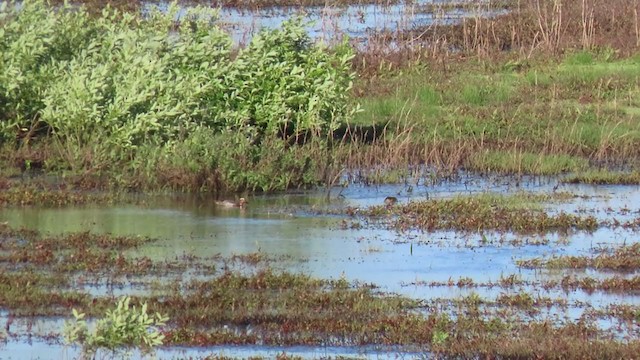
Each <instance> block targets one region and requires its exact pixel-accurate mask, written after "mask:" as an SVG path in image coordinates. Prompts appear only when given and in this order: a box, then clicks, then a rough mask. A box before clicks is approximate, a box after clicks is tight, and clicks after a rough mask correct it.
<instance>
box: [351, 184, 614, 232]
mask: <svg viewBox="0 0 640 360" xmlns="http://www.w3.org/2000/svg"><path fill="white" fill-rule="evenodd" d="M566 196H567V194H563V193H558V194H555V195H544V194H543V195H534V194H526V193H521V194H516V195H513V196H500V195H491V194H485V195H480V196H459V197H455V198H453V199H444V200H442V199H437V200H423V201H413V202H409V203H407V204H400V205H398V206H396V207H395V208H390V209H388V208H386V207H383V206H373V207H370V208H369V209H367V210H366V211H361V212H360V213H359V214H358V216H368V217H370V218H372V219H374V220H375V219H379V220H380V221H381V222H383V223H386V224H388V225H389V226H390V227H393V228H395V229H398V230H401V231H402V230H407V229H416V228H417V229H421V230H425V231H434V230H451V229H453V230H461V231H479V232H482V231H484V230H493V231H500V232H505V231H511V232H515V233H519V234H526V233H545V232H551V231H556V232H568V231H571V230H585V231H594V230H596V229H597V228H598V227H599V226H604V225H603V224H601V223H600V222H599V221H598V220H597V219H596V218H595V217H593V216H578V215H574V214H569V213H566V212H560V213H558V214H548V213H547V212H546V211H544V210H542V209H540V204H541V202H542V201H545V199H546V201H548V200H552V199H554V197H555V199H566ZM389 211H391V212H392V214H394V215H396V216H394V217H384V218H380V215H382V214H387V213H388V212H389ZM347 213H349V209H347ZM354 215H356V214H354Z"/></svg>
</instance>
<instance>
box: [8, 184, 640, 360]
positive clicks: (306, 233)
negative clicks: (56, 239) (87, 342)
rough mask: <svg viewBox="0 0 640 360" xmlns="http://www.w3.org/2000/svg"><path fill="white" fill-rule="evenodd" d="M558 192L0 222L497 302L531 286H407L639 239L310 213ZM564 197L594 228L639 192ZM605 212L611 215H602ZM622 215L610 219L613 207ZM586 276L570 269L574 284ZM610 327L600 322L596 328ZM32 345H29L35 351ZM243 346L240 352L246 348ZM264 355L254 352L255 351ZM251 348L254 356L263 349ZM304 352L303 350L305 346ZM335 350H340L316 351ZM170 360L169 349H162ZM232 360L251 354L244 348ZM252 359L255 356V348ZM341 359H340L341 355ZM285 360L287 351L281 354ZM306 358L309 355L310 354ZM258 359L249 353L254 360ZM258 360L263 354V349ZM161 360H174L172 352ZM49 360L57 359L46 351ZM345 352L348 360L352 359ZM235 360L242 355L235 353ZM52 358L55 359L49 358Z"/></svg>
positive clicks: (191, 202)
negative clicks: (359, 222) (357, 222)
mask: <svg viewBox="0 0 640 360" xmlns="http://www.w3.org/2000/svg"><path fill="white" fill-rule="evenodd" d="M556 185H557V179H553V178H529V179H526V178H525V179H523V180H520V181H519V182H518V184H517V185H514V184H513V183H512V182H510V181H505V180H504V179H503V178H500V177H496V178H480V177H473V176H466V177H463V178H461V179H460V180H459V181H456V182H443V183H438V184H435V185H433V184H431V185H427V184H420V183H418V184H413V185H412V186H410V187H409V186H407V185H384V186H378V187H362V186H350V187H347V188H344V189H334V190H333V191H332V192H331V194H332V200H331V201H329V202H328V201H327V199H326V193H325V192H323V191H318V192H310V193H300V194H286V195H269V196H254V197H251V198H249V207H248V208H247V209H246V210H240V209H236V208H234V209H221V208H219V207H216V206H215V205H214V203H213V201H211V199H206V198H202V197H198V196H194V197H188V196H175V197H164V198H156V199H149V200H147V201H146V205H136V206H134V205H128V206H114V207H97V206H88V207H82V208H77V207H76V208H56V209H44V208H7V209H2V210H0V222H4V221H8V222H9V224H10V225H11V226H13V227H22V226H24V227H27V228H32V229H37V230H40V231H43V232H48V233H62V232H73V231H87V230H90V231H93V232H101V233H111V234H115V235H141V236H150V237H154V238H158V239H160V240H159V241H158V242H154V243H151V244H149V245H145V246H143V247H141V248H140V249H138V250H136V252H137V253H138V254H143V255H147V256H150V257H152V258H153V259H156V260H159V259H174V258H175V257H176V256H180V255H183V254H194V255H198V256H202V257H204V256H213V255H216V254H222V255H225V256H228V255H233V254H246V253H253V252H256V251H261V252H264V253H267V254H271V255H275V256H278V255H287V257H286V258H285V260H282V261H281V262H280V263H278V264H277V266H278V268H283V269H287V270H290V271H294V272H305V273H308V274H310V275H312V276H316V277H320V278H339V277H341V276H344V277H346V278H347V279H349V280H354V281H355V280H357V281H361V282H366V283H373V284H376V285H378V286H380V287H381V290H383V291H388V292H395V293H401V294H404V295H407V296H411V297H415V298H420V299H426V300H429V299H437V298H449V299H451V298H455V297H458V296H461V295H466V294H469V293H471V292H475V293H478V294H479V295H481V296H483V297H487V298H496V297H497V296H499V295H500V294H501V293H503V292H513V293H518V292H519V291H520V290H525V291H531V289H527V288H520V287H515V288H514V289H510V290H504V289H499V288H495V289H486V288H473V289H458V288H449V287H428V286H415V285H407V284H412V283H420V282H427V283H428V282H432V281H437V282H447V281H449V280H453V281H457V280H458V279H459V278H461V277H469V278H472V279H473V281H474V282H475V283H481V282H496V281H498V280H499V279H500V278H501V277H502V276H508V275H510V274H516V275H518V276H520V277H521V278H522V279H523V280H525V281H528V282H534V283H539V282H540V281H543V280H550V279H556V280H557V279H558V278H559V277H561V276H563V275H567V273H566V272H564V273H561V274H557V273H553V272H549V271H540V270H538V271H535V270H524V269H519V268H518V267H517V266H516V265H515V262H514V260H517V259H526V258H532V257H538V256H552V255H567V254H570V255H586V254H589V253H591V251H592V250H593V249H594V248H597V247H599V246H602V244H622V243H627V244H629V243H633V242H637V241H638V234H636V233H633V232H630V231H627V230H622V229H616V230H611V229H608V228H603V229H600V230H598V231H596V232H595V233H593V234H587V233H582V232H578V233H575V234H569V235H563V236H560V235H557V234H548V235H537V236H527V237H524V240H523V237H520V236H517V235H514V234H490V233H489V234H485V236H487V238H484V239H483V238H482V237H481V236H480V235H479V234H473V233H472V234H461V233H457V232H453V231H439V232H433V233H422V232H415V231H413V232H407V233H396V232H395V231H389V230H385V229H375V228H368V227H365V228H363V229H358V230H353V229H342V228H341V226H340V224H341V221H342V217H340V216H336V215H315V214H317V213H318V210H320V209H326V208H331V207H338V208H339V207H345V206H354V207H366V206H370V205H379V204H382V203H383V199H384V198H385V197H386V196H389V195H393V196H396V197H398V199H399V201H400V202H408V201H415V200H420V199H426V198H430V199H434V198H449V197H452V196H457V195H470V194H478V193H484V192H496V193H511V192H514V191H522V190H524V191H533V192H545V193H548V192H551V191H553V188H554V187H555V186H556ZM560 190H561V191H570V192H572V193H576V194H579V195H584V196H586V197H576V198H575V199H573V200H571V201H569V202H567V203H554V204H548V205H545V208H547V209H548V211H550V212H554V211H567V212H576V211H578V212H581V211H583V210H582V209H588V211H590V212H593V213H595V215H596V216H598V217H599V218H602V219H606V218H607V217H611V216H616V217H622V218H634V217H638V210H639V209H638V205H637V204H640V188H639V187H637V186H631V187H623V186H600V187H596V186H574V185H571V186H569V185H564V186H563V187H561V188H560ZM609 208H611V209H612V210H614V211H613V212H610V211H605V209H609ZM624 208H627V209H629V211H628V212H625V211H622V212H619V211H617V209H624ZM585 274H586V275H588V276H595V275H594V274H593V273H589V272H582V273H580V272H576V273H574V274H573V275H575V276H578V277H579V276H583V275H585ZM533 292H534V295H536V294H539V295H540V296H547V297H551V298H564V299H566V300H567V302H568V303H569V304H570V305H571V304H574V303H575V304H582V303H584V302H588V303H589V304H590V305H589V306H591V307H594V308H603V307H606V306H608V305H610V304H614V303H625V304H635V305H638V304H640V297H639V296H622V295H607V294H602V293H600V292H596V293H594V294H587V293H584V292H582V291H572V292H569V293H564V292H563V291H557V290H551V291H542V290H541V291H539V292H536V291H533ZM583 311H584V308H582V307H580V306H578V307H574V308H573V309H572V308H571V306H570V307H569V308H568V309H559V310H558V309H555V310H554V309H550V310H548V312H547V314H541V315H540V316H549V317H560V318H565V319H572V320H573V319H576V318H578V317H579V316H580V315H581V314H582V312H583ZM603 326H604V327H611V326H612V325H611V323H606V322H605V323H603ZM24 346H26V345H25V344H9V345H7V346H6V347H4V348H3V351H9V352H12V353H15V352H13V351H19V349H22V348H23V347H24ZM38 346H40V345H36V344H34V345H32V346H31V347H29V349H31V350H32V351H39V350H38ZM247 349H248V350H247ZM262 350H264V349H262ZM262 350H261V351H262ZM307 350H309V349H307ZM325 350H326V351H337V352H339V351H346V350H345V349H337V350H336V349H331V350H329V349H325ZM171 351H173V350H171ZM239 351H241V352H243V351H248V352H249V353H251V351H253V350H251V348H243V349H242V350H239ZM256 351H257V350H256ZM349 351H352V350H348V351H347V353H348V352H349ZM287 352H289V350H287ZM311 352H312V353H314V354H315V356H322V354H319V355H318V354H317V352H316V351H315V350H313V351H311ZM258 353H259V352H258ZM267 353H268V351H267ZM171 354H172V355H171V356H177V355H176V354H175V353H171ZM56 355H60V353H57V354H56ZM352 355H353V354H352ZM238 356H243V355H238ZM57 358H59V356H57Z"/></svg>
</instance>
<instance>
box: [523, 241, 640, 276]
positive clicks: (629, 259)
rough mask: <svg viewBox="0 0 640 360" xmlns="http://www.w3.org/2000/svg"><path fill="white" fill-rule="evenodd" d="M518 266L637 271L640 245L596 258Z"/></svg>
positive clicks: (525, 262) (533, 261) (563, 258)
mask: <svg viewBox="0 0 640 360" xmlns="http://www.w3.org/2000/svg"><path fill="white" fill-rule="evenodd" d="M516 263H517V264H518V266H521V267H525V268H548V269H586V268H592V269H598V270H615V271H635V270H637V269H639V268H640V243H636V244H632V245H623V246H620V247H617V248H614V249H611V250H608V249H603V250H602V251H600V252H599V253H598V254H597V255H595V256H558V257H553V258H551V259H540V258H535V259H528V260H518V261H517V262H516Z"/></svg>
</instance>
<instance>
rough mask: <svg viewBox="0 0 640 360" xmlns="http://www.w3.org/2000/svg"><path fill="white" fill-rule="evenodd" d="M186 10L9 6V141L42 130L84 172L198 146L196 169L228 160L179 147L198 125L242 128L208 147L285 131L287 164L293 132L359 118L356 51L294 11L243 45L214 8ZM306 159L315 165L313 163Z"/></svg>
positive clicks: (2, 62)
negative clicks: (352, 102)
mask: <svg viewBox="0 0 640 360" xmlns="http://www.w3.org/2000/svg"><path fill="white" fill-rule="evenodd" d="M177 14H178V7H177V6H176V5H175V4H173V5H172V6H170V8H169V10H168V11H166V12H160V11H155V12H152V13H151V14H150V15H149V16H148V17H145V18H142V17H140V16H137V15H133V14H129V13H121V12H119V11H117V10H114V9H109V8H107V9H105V10H104V11H103V13H102V15H100V16H97V17H92V16H91V15H89V14H88V13H87V12H86V11H85V10H84V9H83V8H82V7H80V8H77V7H71V6H63V7H61V8H59V9H56V10H54V9H52V8H50V7H48V6H47V5H46V4H45V3H44V2H43V1H42V0H26V1H23V2H22V6H20V7H16V6H15V3H14V2H9V3H6V2H5V3H3V5H2V8H1V10H0V25H1V28H0V51H1V53H2V55H0V99H2V100H4V101H3V102H2V105H0V107H1V108H0V122H1V124H2V126H1V127H0V134H1V135H0V136H1V137H2V139H4V140H5V141H7V140H8V139H12V138H15V134H16V131H19V129H21V128H34V127H39V128H45V129H47V130H48V132H47V133H48V134H49V136H50V140H51V142H52V143H53V144H54V148H55V149H56V150H57V154H56V156H58V157H59V158H60V159H61V160H62V161H57V162H53V161H52V162H50V163H58V164H60V163H61V164H62V167H64V168H66V169H71V170H73V171H75V172H80V171H85V172H87V170H91V171H95V172H104V171H109V170H117V171H120V172H122V171H127V170H128V171H131V172H136V171H137V170H139V169H143V168H144V169H149V168H153V167H154V166H155V165H157V164H154V163H144V162H145V161H152V160H153V159H155V160H158V159H160V157H159V156H151V157H148V156H147V155H148V154H149V153H156V154H158V153H162V154H163V156H165V157H166V156H173V154H176V153H185V152H189V153H190V154H191V155H193V156H196V157H195V158H190V159H189V163H190V164H191V165H189V166H191V167H193V166H194V164H198V165H197V167H203V166H214V167H215V166H221V165H220V164H219V163H216V161H211V154H209V155H206V156H208V158H207V157H204V158H200V157H198V156H199V155H198V154H201V153H202V151H196V152H195V153H193V152H190V151H189V150H187V151H184V150H180V149H179V148H180V147H181V146H187V147H192V146H193V144H192V142H191V141H190V140H189V139H193V138H194V133H195V132H201V131H205V132H207V133H208V134H211V136H213V137H216V136H217V135H219V134H234V135H233V136H227V137H226V138H228V139H229V142H228V143H224V142H223V143H222V144H219V147H218V148H215V149H210V151H224V150H223V149H224V148H225V147H236V146H238V141H240V142H241V143H243V145H242V146H244V147H259V146H261V144H262V143H263V142H265V141H273V140H274V139H278V138H279V139H280V140H281V141H283V142H282V143H279V144H273V143H271V144H270V146H272V147H271V151H274V150H275V151H283V154H282V164H283V166H285V167H286V166H289V165H284V164H285V163H290V162H291V161H289V160H286V159H287V157H289V156H290V155H287V154H286V153H287V152H288V149H289V148H290V146H289V144H291V143H293V141H287V138H289V137H296V138H299V137H300V136H304V138H305V139H308V138H309V137H314V138H318V139H328V137H330V136H331V132H332V131H333V130H334V129H335V128H336V127H337V126H338V124H339V123H341V122H346V121H349V119H350V118H351V117H352V116H353V113H354V110H353V109H352V108H351V107H350V106H349V99H348V92H349V89H350V87H351V85H352V81H353V78H354V74H353V73H351V72H350V60H351V58H352V57H353V55H352V51H351V49H350V47H349V46H348V45H347V44H346V43H343V44H342V45H340V46H337V47H335V48H333V49H329V48H325V47H323V46H321V45H319V44H315V43H313V42H312V41H311V39H310V38H309V36H308V35H307V33H306V32H305V30H304V27H303V23H302V20H301V19H292V20H290V21H287V22H285V23H284V24H283V25H282V27H281V28H280V29H275V30H266V31H263V32H261V33H260V34H258V35H257V36H255V37H254V39H253V40H252V42H251V43H250V44H249V45H248V46H247V47H246V48H244V49H239V50H235V49H233V48H232V41H231V39H230V37H229V36H228V35H227V34H226V33H224V32H223V31H222V30H221V29H220V28H219V27H217V26H216V16H217V13H216V12H215V11H214V10H211V9H207V8H194V9H192V10H190V11H189V13H188V14H186V15H182V18H181V21H180V23H179V26H177V28H176V26H175V21H174V19H175V18H176V16H177ZM238 137H241V138H242V139H239V138H238ZM251 151H252V152H254V153H255V154H256V156H262V155H266V154H267V152H261V151H259V149H258V148H255V149H252V150H251ZM141 154H144V158H143V157H141ZM245 155H246V154H245ZM269 155H273V154H272V153H269ZM214 157H215V158H217V159H219V158H220V157H219V156H214ZM145 159H147V160H145ZM292 161H293V160H292ZM294 162H297V160H296V161H294ZM251 163H252V164H254V165H256V164H260V163H261V161H260V159H254V161H252V162H251ZM300 164H302V165H301V168H306V169H308V166H307V165H306V164H308V162H307V161H302V162H300ZM132 167H135V169H134V168H132ZM234 170H241V171H245V172H247V173H245V174H242V177H244V178H245V180H243V181H244V182H245V183H246V187H247V188H263V187H267V188H271V187H272V186H271V185H269V186H263V185H264V183H265V182H264V181H262V180H258V181H253V180H251V179H252V178H255V179H259V178H261V177H265V176H266V177H271V174H270V173H261V172H260V171H261V170H260V169H259V168H247V169H243V168H234ZM207 171H209V172H215V171H217V172H221V171H222V172H225V171H228V169H226V168H224V167H223V168H209V169H207ZM281 171H282V169H279V170H277V172H281ZM145 172H146V173H147V174H148V173H149V172H148V171H145ZM250 172H258V174H257V175H256V176H254V175H251V174H249V173H250ZM227 175H228V174H227ZM234 176H235V175H234ZM227 177H233V176H231V175H229V176H227ZM298 178H300V177H298ZM303 178H308V177H305V176H303ZM278 182H279V183H281V184H282V186H295V185H296V184H293V183H290V182H289V181H286V180H279V181H278ZM297 185H300V184H297Z"/></svg>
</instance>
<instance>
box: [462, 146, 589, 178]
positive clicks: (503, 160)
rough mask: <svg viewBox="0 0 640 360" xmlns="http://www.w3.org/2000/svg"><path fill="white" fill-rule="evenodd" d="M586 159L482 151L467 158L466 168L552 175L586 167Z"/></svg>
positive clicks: (506, 172)
mask: <svg viewBox="0 0 640 360" xmlns="http://www.w3.org/2000/svg"><path fill="white" fill-rule="evenodd" d="M588 165H589V164H588V161H587V160H586V159H582V158H577V157H572V156H568V155H542V154H532V153H527V152H524V153H523V152H515V151H491V150H488V151H484V152H481V153H476V154H474V155H472V156H471V157H469V158H468V160H467V163H466V167H467V169H470V170H473V171H480V172H497V173H505V174H523V173H527V174H539V175H552V174H560V173H563V172H568V171H578V170H581V169H586V168H587V167H588Z"/></svg>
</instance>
